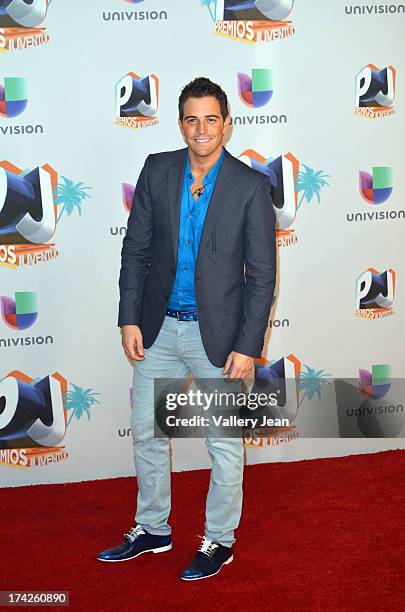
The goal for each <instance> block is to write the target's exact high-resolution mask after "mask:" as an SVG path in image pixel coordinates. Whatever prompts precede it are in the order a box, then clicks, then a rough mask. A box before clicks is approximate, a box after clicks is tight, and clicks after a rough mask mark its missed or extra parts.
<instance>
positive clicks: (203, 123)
mask: <svg viewBox="0 0 405 612" xmlns="http://www.w3.org/2000/svg"><path fill="white" fill-rule="evenodd" d="M207 125H208V123H207V122H206V121H199V122H198V127H197V130H198V133H199V134H205V133H206V131H207Z"/></svg>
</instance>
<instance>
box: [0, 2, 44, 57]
mask: <svg viewBox="0 0 405 612" xmlns="http://www.w3.org/2000/svg"><path fill="white" fill-rule="evenodd" d="M51 2H52V0H0V52H2V51H3V52H4V51H15V50H18V49H27V48H29V47H37V46H38V45H42V44H44V43H47V42H48V40H49V36H48V33H47V31H46V28H45V27H44V22H45V18H46V15H47V13H48V9H49V6H50V4H51Z"/></svg>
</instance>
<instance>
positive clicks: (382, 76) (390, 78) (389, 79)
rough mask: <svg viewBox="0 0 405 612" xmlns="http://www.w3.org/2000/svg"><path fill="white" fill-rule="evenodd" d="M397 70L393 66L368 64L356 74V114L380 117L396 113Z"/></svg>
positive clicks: (374, 117) (369, 117)
mask: <svg viewBox="0 0 405 612" xmlns="http://www.w3.org/2000/svg"><path fill="white" fill-rule="evenodd" d="M396 72H397V71H396V70H395V68H394V67H393V66H385V67H384V68H381V69H380V68H377V66H375V65H374V64H367V66H365V67H364V68H362V69H361V70H360V71H359V72H358V73H357V74H356V78H355V108H354V113H355V115H360V116H361V117H367V118H368V119H380V118H382V117H389V115H393V114H394V112H395V110H394V100H395V89H396Z"/></svg>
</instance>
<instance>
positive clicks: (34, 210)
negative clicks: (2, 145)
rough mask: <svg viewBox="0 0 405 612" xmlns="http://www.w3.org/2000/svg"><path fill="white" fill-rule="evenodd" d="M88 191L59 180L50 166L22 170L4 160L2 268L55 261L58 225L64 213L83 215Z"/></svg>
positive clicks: (0, 168)
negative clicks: (82, 209) (55, 239)
mask: <svg viewBox="0 0 405 612" xmlns="http://www.w3.org/2000/svg"><path fill="white" fill-rule="evenodd" d="M89 189H90V187H86V186H84V185H83V183H81V182H80V183H74V182H73V181H71V180H70V179H68V178H66V177H65V176H62V177H61V180H60V181H59V180H58V174H57V172H56V170H54V168H52V166H50V165H49V164H44V165H43V166H37V167H36V168H34V169H32V170H22V169H21V168H19V167H18V166H16V165H14V164H12V163H10V162H8V161H1V162H0V265H2V266H7V267H10V268H18V267H19V266H29V265H33V264H38V263H42V262H45V261H49V260H53V259H55V258H56V257H57V256H58V251H57V248H56V244H55V242H54V235H55V232H56V229H57V226H58V225H59V223H60V221H61V218H62V216H63V215H64V214H67V215H71V214H72V213H73V212H74V211H77V212H78V213H79V214H80V213H81V206H82V202H83V200H84V199H85V198H89V197H90V195H89V194H88V193H87V192H88V190H89Z"/></svg>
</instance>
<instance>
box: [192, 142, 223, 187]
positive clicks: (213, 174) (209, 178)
mask: <svg viewBox="0 0 405 612" xmlns="http://www.w3.org/2000/svg"><path fill="white" fill-rule="evenodd" d="M223 159H224V147H222V151H221V155H220V157H219V159H218V161H217V162H216V163H215V165H214V166H212V168H211V170H210V171H209V172H208V173H207V174H206V175H205V176H204V179H203V185H211V184H212V183H215V181H216V178H217V176H218V173H219V170H220V168H221V164H222V160H223ZM185 176H186V178H187V181H188V183H190V184H191V183H192V182H193V180H194V177H193V175H192V173H191V167H190V159H189V156H188V155H187V161H186V172H185Z"/></svg>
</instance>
